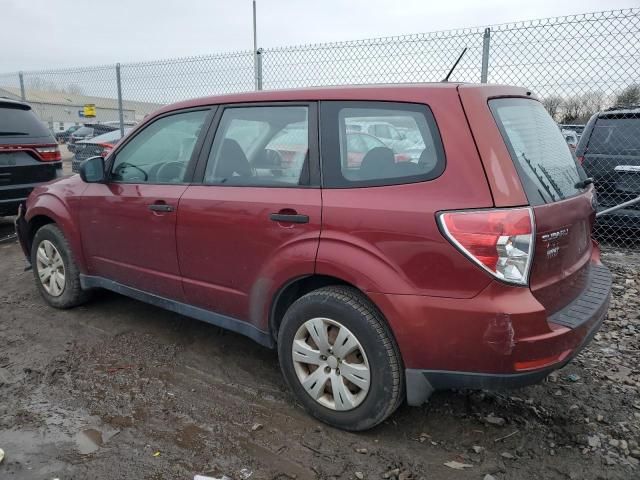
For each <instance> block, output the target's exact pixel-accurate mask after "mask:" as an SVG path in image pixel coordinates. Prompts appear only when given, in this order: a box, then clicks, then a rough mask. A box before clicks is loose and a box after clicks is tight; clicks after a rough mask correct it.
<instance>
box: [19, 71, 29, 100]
mask: <svg viewBox="0 0 640 480" xmlns="http://www.w3.org/2000/svg"><path fill="white" fill-rule="evenodd" d="M18 76H19V77H20V98H22V101H23V102H26V101H27V95H26V93H25V91H24V74H23V73H22V72H20V73H18Z"/></svg>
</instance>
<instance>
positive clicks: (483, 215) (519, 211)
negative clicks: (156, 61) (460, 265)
mask: <svg viewBox="0 0 640 480" xmlns="http://www.w3.org/2000/svg"><path fill="white" fill-rule="evenodd" d="M438 221H439V223H440V227H441V229H442V231H443V233H444V235H445V236H446V237H447V239H448V240H449V241H450V242H451V243H453V244H454V245H455V246H456V247H457V248H458V249H459V250H460V251H461V252H462V253H463V254H464V255H466V256H467V257H468V258H469V259H470V260H471V261H473V262H475V263H477V264H478V265H479V266H480V267H482V268H483V269H484V270H486V271H487V272H489V273H490V274H491V275H493V276H494V277H496V278H499V279H500V280H502V281H505V282H509V283H514V284H517V285H526V284H527V282H528V281H529V271H530V270H531V260H532V258H533V238H534V235H533V212H532V210H531V209H530V208H509V209H491V210H466V211H455V212H443V213H441V214H439V216H438Z"/></svg>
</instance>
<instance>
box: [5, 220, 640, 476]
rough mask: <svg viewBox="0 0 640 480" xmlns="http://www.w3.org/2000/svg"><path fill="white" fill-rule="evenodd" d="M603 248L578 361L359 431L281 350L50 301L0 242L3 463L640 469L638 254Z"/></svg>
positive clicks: (204, 470)
mask: <svg viewBox="0 0 640 480" xmlns="http://www.w3.org/2000/svg"><path fill="white" fill-rule="evenodd" d="M3 228H4V232H8V231H9V230H10V224H9V222H7V221H4V223H2V220H0V236H2V233H3ZM604 260H605V262H606V263H607V264H608V266H609V267H610V268H611V270H612V272H613V274H614V290H613V299H612V304H611V311H610V314H609V318H608V319H607V321H606V322H605V324H604V326H603V328H602V330H601V332H600V333H599V334H597V335H596V337H595V338H594V341H593V342H592V344H591V345H590V346H589V347H588V348H587V349H585V350H584V351H583V352H582V353H581V354H580V355H579V356H578V357H576V358H575V359H574V360H573V361H572V362H571V363H570V364H569V365H568V366H567V367H565V368H564V369H562V370H561V371H558V372H556V374H555V375H553V376H550V378H548V379H547V380H545V381H544V382H542V383H541V384H539V385H534V386H531V387H527V388H524V389H521V390H513V391H502V392H483V391H474V392H467V391H461V392H441V393H437V394H436V395H434V396H433V397H432V399H431V400H430V402H429V403H428V404H427V405H425V406H423V407H421V408H410V407H406V406H403V407H401V408H400V410H399V411H398V412H397V413H396V414H395V415H394V416H392V417H391V418H390V419H389V420H388V421H387V422H385V423H384V424H382V425H380V426H379V427H377V428H375V429H374V430H372V431H370V432H366V433H363V434H352V433H346V432H341V431H338V430H334V429H332V428H330V427H327V426H325V425H322V424H320V423H318V422H316V421H315V420H313V419H312V418H311V417H309V416H308V415H306V414H305V413H304V412H303V411H302V410H301V408H300V406H299V405H297V403H296V401H295V399H294V398H293V397H292V395H291V394H290V392H289V390H288V389H287V388H286V386H285V384H284V382H283V380H282V378H281V376H280V372H279V368H278V362H277V358H276V355H275V353H274V352H272V351H270V350H266V349H264V348H262V347H260V346H258V345H256V344H255V343H253V342H251V341H250V340H248V339H246V338H243V337H240V336H238V335H235V334H232V333H225V332H222V331H220V330H219V329H217V328H214V327H212V326H210V325H206V324H204V323H201V322H197V321H193V320H190V319H187V318H184V317H180V316H179V315H176V314H173V313H170V312H166V311H162V310H159V309H157V308H154V307H151V306H148V305H144V304H142V303H139V302H136V301H134V300H130V299H127V298H124V297H121V296H118V295H115V294H110V293H106V292H105V293H102V294H100V295H98V296H97V298H95V299H94V300H93V301H92V302H91V303H90V304H88V305H86V306H84V307H80V308H77V309H73V310H70V311H56V310H53V309H51V308H49V307H47V306H45V305H44V303H43V301H42V300H41V299H40V298H39V296H38V294H37V292H36V290H35V287H34V285H33V279H32V276H31V273H29V272H23V266H24V263H23V259H22V258H21V254H20V251H19V247H18V245H17V244H15V242H5V243H0V265H1V266H2V268H1V269H0V284H1V285H3V288H2V291H0V399H2V401H1V402H0V448H2V449H3V450H4V452H5V459H4V461H3V462H2V463H1V464H0V478H8V479H12V480H14V479H34V478H36V479H40V478H43V479H51V478H61V479H70V478H95V479H103V478H104V479H119V478H122V479H124V478H127V479H128V478H145V479H151V480H157V479H164V478H187V479H190V478H193V477H194V475H196V474H201V475H207V476H211V477H214V478H216V477H217V478H219V477H222V476H223V475H227V476H228V477H230V478H232V479H241V478H247V477H246V475H248V474H249V472H251V476H250V478H251V479H252V480H260V479H287V478H298V479H306V478H318V479H342V478H346V479H349V478H367V479H374V478H377V479H380V478H383V477H384V476H385V475H386V477H384V478H395V479H400V478H402V479H430V480H434V479H435V480H438V479H483V478H484V479H486V480H490V479H493V480H505V479H509V480H512V479H515V480H518V479H522V480H525V479H531V478H545V479H563V480H565V479H605V478H606V479H630V478H639V477H640V467H639V465H638V464H639V462H640V460H639V459H640V448H639V446H638V445H639V442H640V395H638V393H639V392H638V390H639V388H640V369H639V368H640V367H639V365H640V341H639V331H640V301H639V299H638V288H639V286H640V276H639V274H638V272H639V270H638V266H640V256H638V255H637V254H629V253H628V252H622V251H613V250H611V251H607V253H606V254H605V255H604ZM257 425H260V427H257ZM452 462H455V463H452ZM447 463H449V465H459V464H462V465H469V467H467V466H465V467H462V468H463V469H462V470H457V469H453V468H450V467H448V466H446V465H445V464H447Z"/></svg>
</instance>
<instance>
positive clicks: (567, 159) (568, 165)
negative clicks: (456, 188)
mask: <svg viewBox="0 0 640 480" xmlns="http://www.w3.org/2000/svg"><path fill="white" fill-rule="evenodd" d="M489 106H490V108H491V111H492V113H493V116H494V117H495V119H496V122H497V123H498V127H499V128H500V133H501V134H502V137H503V139H504V141H505V143H506V145H507V148H508V149H509V152H510V154H511V157H512V159H513V161H514V163H515V165H516V168H517V170H518V174H519V176H520V180H521V181H522V184H523V187H524V189H525V192H526V194H527V198H528V200H529V202H530V203H531V204H532V205H539V204H544V203H551V202H556V201H558V200H562V199H565V198H567V197H571V196H573V195H576V194H577V193H579V192H580V190H579V188H578V187H576V184H577V183H578V182H580V180H581V177H580V172H579V171H578V165H577V163H576V161H575V160H574V157H573V155H572V154H571V150H569V147H568V145H567V143H566V141H565V139H564V136H563V135H562V133H561V132H560V130H559V129H558V126H557V125H556V123H555V122H554V121H553V119H552V118H551V117H550V116H549V114H548V113H547V111H546V110H545V109H544V107H543V106H542V104H541V103H540V102H537V101H535V100H529V99H525V98H500V99H496V100H491V101H489Z"/></svg>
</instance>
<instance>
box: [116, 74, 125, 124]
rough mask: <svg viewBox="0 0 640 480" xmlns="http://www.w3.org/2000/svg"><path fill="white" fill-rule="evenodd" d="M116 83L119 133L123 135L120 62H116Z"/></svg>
mask: <svg viewBox="0 0 640 480" xmlns="http://www.w3.org/2000/svg"><path fill="white" fill-rule="evenodd" d="M116 84H117V85H118V117H119V119H120V135H122V136H123V137H124V112H123V111H122V82H121V81H120V64H119V63H116Z"/></svg>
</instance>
